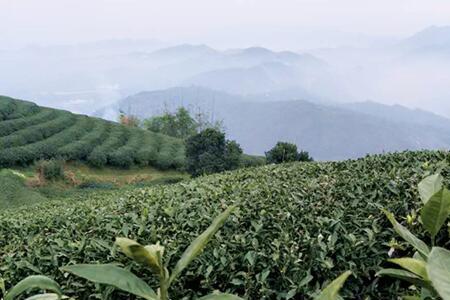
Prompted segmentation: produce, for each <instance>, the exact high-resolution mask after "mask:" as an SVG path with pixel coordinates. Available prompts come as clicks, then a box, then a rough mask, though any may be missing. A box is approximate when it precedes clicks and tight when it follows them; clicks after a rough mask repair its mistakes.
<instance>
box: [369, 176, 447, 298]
mask: <svg viewBox="0 0 450 300" xmlns="http://www.w3.org/2000/svg"><path fill="white" fill-rule="evenodd" d="M443 181H444V179H443V177H442V176H441V175H440V174H436V175H431V176H429V177H427V178H425V179H424V180H423V181H422V182H420V183H419V193H420V198H421V200H422V202H423V207H422V209H421V212H420V220H421V223H422V225H423V227H424V228H425V230H426V231H427V233H428V234H429V237H430V241H431V242H430V244H431V245H427V244H426V243H425V242H423V241H422V240H420V239H419V238H417V237H416V236H415V235H414V234H412V233H411V232H410V231H409V230H408V229H407V228H406V227H404V226H402V225H401V224H400V223H398V222H397V220H396V219H395V217H394V215H393V214H392V213H390V212H388V211H385V214H386V216H387V217H388V219H389V221H390V222H391V223H392V226H393V227H394V230H395V231H396V232H397V233H398V234H399V235H400V236H401V237H402V238H403V239H404V240H405V241H407V242H408V243H409V244H410V245H411V246H412V247H413V248H414V249H415V250H416V252H415V254H414V256H413V257H403V258H394V259H390V260H389V262H391V263H393V264H396V265H398V266H400V267H401V269H383V270H381V271H380V272H378V275H379V276H391V277H395V278H400V279H402V280H405V281H407V282H410V283H412V284H413V285H416V286H417V287H419V288H420V289H421V293H420V296H417V297H414V298H412V299H437V298H438V297H439V296H440V297H441V298H442V299H444V300H448V299H450V251H449V250H447V249H444V248H441V247H437V246H436V236H437V234H438V233H439V231H440V230H441V228H442V226H443V225H444V224H445V222H446V220H447V218H448V216H449V215H450V191H449V190H448V189H446V188H445V187H444V186H443ZM407 220H408V222H409V223H411V222H412V220H413V219H412V217H411V216H409V218H408V219H407Z"/></svg>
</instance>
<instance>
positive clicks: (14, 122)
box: [0, 97, 184, 169]
mask: <svg viewBox="0 0 450 300" xmlns="http://www.w3.org/2000/svg"><path fill="white" fill-rule="evenodd" d="M48 158H62V159H65V160H80V161H87V162H88V163H90V164H91V165H93V166H96V167H103V166H105V165H113V166H117V167H122V168H128V167H130V166H131V165H133V164H139V165H152V166H155V167H159V168H163V169H169V168H182V167H183V166H184V145H183V143H182V141H179V140H177V139H174V138H169V137H166V136H163V135H156V134H153V133H151V132H148V131H146V130H142V129H139V128H131V127H126V126H123V125H120V124H117V123H113V122H109V121H105V120H102V119H98V118H91V117H86V116H82V115H76V114H72V113H70V112H67V111H62V110H56V109H50V108H43V107H39V106H37V105H35V104H33V103H31V102H25V101H20V100H14V99H11V98H6V97H0V166H1V167H10V166H14V165H26V164H30V163H32V162H33V161H35V160H39V159H48Z"/></svg>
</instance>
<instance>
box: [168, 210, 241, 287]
mask: <svg viewBox="0 0 450 300" xmlns="http://www.w3.org/2000/svg"><path fill="white" fill-rule="evenodd" d="M235 208H236V206H234V205H233V206H230V207H229V208H228V209H226V210H225V211H224V212H223V213H221V214H220V215H218V216H217V217H216V218H215V219H214V221H213V222H212V224H211V225H210V226H209V227H208V228H207V229H206V230H205V231H204V232H203V233H202V234H200V235H199V236H198V237H197V238H196V239H195V240H194V241H193V242H192V243H191V244H190V245H189V247H188V248H187V249H186V250H185V251H184V253H183V255H182V256H181V258H180V260H179V261H178V262H177V264H176V265H175V268H174V269H173V271H172V274H171V275H170V279H169V285H170V284H171V283H172V282H173V281H174V280H175V279H176V278H177V277H178V275H180V273H181V272H182V271H183V270H184V269H185V268H186V267H187V266H188V265H189V264H190V263H191V262H192V261H193V260H194V259H195V258H196V257H197V256H198V255H199V254H200V253H201V252H202V251H203V249H204V248H205V246H206V244H208V242H209V241H210V240H211V239H212V238H213V236H214V235H215V234H216V233H217V231H218V230H219V229H220V228H221V227H222V226H223V224H224V223H225V221H226V220H227V218H228V216H229V215H230V214H231V212H232V211H233V210H234V209H235Z"/></svg>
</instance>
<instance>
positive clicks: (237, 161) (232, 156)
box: [225, 141, 242, 170]
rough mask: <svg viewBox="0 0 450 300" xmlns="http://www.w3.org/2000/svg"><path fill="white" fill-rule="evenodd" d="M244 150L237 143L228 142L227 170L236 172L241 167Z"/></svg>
mask: <svg viewBox="0 0 450 300" xmlns="http://www.w3.org/2000/svg"><path fill="white" fill-rule="evenodd" d="M241 159H242V148H241V146H240V145H239V144H238V143H237V142H236V141H227V142H226V148H225V164H226V166H225V168H226V169H227V170H235V169H237V168H239V167H240V166H241Z"/></svg>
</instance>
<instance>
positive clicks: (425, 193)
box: [419, 173, 444, 204]
mask: <svg viewBox="0 0 450 300" xmlns="http://www.w3.org/2000/svg"><path fill="white" fill-rule="evenodd" d="M443 182H444V178H443V177H442V175H441V174H439V173H438V174H434V175H430V176H428V177H426V178H425V179H423V180H422V181H421V182H420V183H419V195H420V199H422V202H423V204H427V202H428V200H430V199H431V197H433V195H434V194H436V193H437V192H439V191H440V190H441V189H442V187H443Z"/></svg>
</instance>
